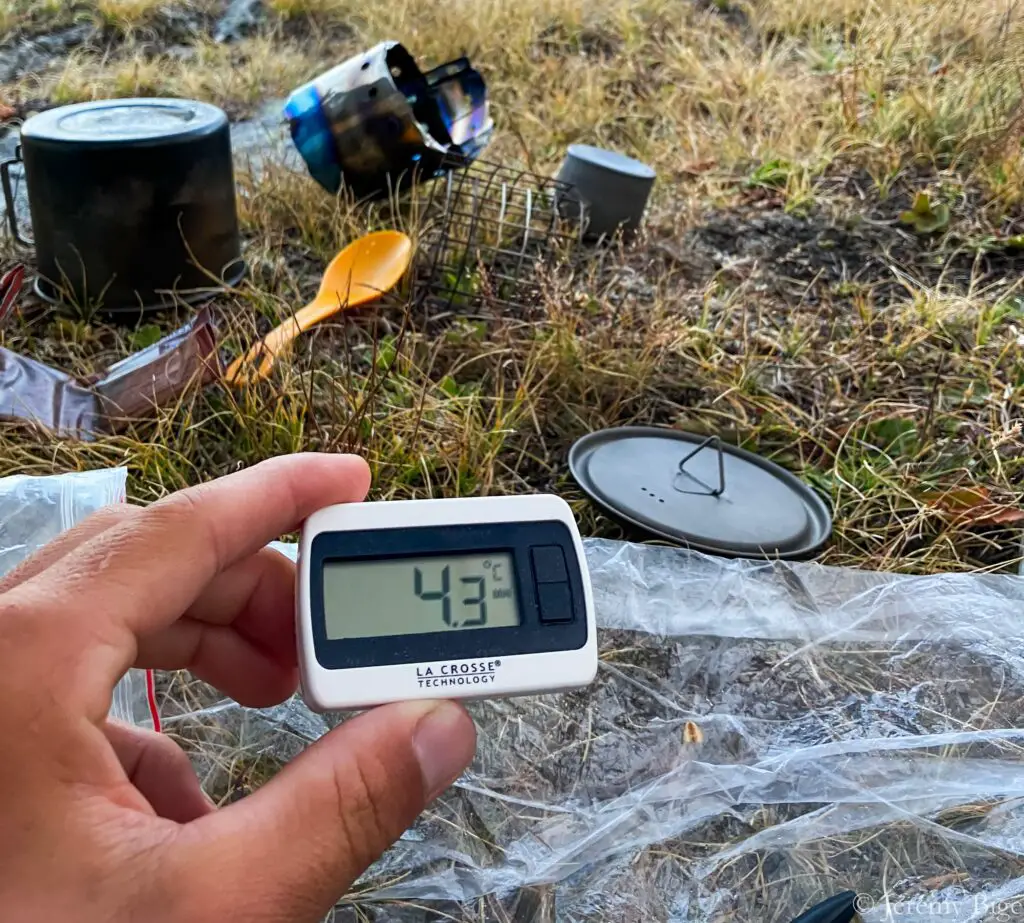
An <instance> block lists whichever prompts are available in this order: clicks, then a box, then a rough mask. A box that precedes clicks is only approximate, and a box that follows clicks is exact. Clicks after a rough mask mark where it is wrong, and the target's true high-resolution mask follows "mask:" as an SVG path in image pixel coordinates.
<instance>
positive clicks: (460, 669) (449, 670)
mask: <svg viewBox="0 0 1024 923" xmlns="http://www.w3.org/2000/svg"><path fill="white" fill-rule="evenodd" d="M499 667H501V661H500V660H466V661H462V662H459V663H432V664H430V666H418V667H417V668H416V682H417V683H418V684H419V686H420V688H421V689H436V688H438V687H444V686H482V685H486V684H487V683H493V682H494V678H495V676H496V675H497V673H498V669H499Z"/></svg>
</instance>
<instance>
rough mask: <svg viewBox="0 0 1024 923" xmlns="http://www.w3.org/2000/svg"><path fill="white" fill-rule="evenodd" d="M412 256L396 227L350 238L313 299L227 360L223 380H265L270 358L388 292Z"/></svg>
mask: <svg viewBox="0 0 1024 923" xmlns="http://www.w3.org/2000/svg"><path fill="white" fill-rule="evenodd" d="M411 259H412V241H411V240H410V239H409V238H408V237H407V236H406V235H405V234H402V233H401V232H400V231H376V232H374V233H373V234H367V235H366V236H365V237H360V238H358V239H357V240H354V241H352V243H350V244H349V245H348V246H347V247H346V248H345V249H344V250H342V251H341V253H339V254H338V255H337V256H336V257H335V258H334V259H333V260H331V262H330V264H329V265H328V266H327V269H326V270H325V272H324V278H323V281H322V282H321V283H320V291H318V292H317V294H316V298H314V299H313V300H312V301H311V302H310V303H309V304H307V305H306V306H305V307H304V308H300V309H299V310H298V311H296V312H295V314H294V315H293V316H292V317H290V318H289V319H288V320H286V321H285V322H284V323H283V324H280V325H279V326H277V327H275V328H274V329H273V330H271V331H270V333H268V334H267V335H266V336H265V337H264V338H263V339H262V340H260V341H259V342H258V343H256V344H254V345H253V346H252V347H251V348H250V349H249V350H248V352H246V353H245V354H244V355H242V356H239V357H238V358H237V359H236V360H235V361H234V362H232V363H231V365H229V366H228V370H227V371H226V372H225V373H224V380H225V381H226V382H227V383H228V384H231V385H235V386H241V385H246V384H251V383H253V382H256V381H259V380H260V379H263V378H266V377H267V376H268V375H269V374H270V371H271V369H272V368H273V367H274V360H275V359H276V358H277V357H278V356H279V355H281V354H282V353H283V352H284V351H285V350H286V349H287V348H288V346H290V345H291V342H292V340H294V339H295V338H296V337H297V336H298V335H299V334H300V333H303V332H304V331H306V330H308V329H309V328H310V327H312V326H313V325H314V324H319V323H320V322H321V321H324V320H327V318H329V317H331V316H332V315H334V314H337V313H338V311H342V310H344V309H346V308H356V307H359V306H360V305H364V304H366V303H367V302H370V301H373V300H375V299H377V298H379V297H380V296H381V295H383V294H384V293H385V292H388V291H390V290H391V289H393V288H394V287H395V286H396V285H397V284H398V282H399V280H400V279H401V278H402V276H403V275H404V274H405V271H406V269H408V268H409V262H410V260H411ZM257 360H258V361H257Z"/></svg>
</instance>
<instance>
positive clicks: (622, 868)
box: [162, 540, 1024, 923]
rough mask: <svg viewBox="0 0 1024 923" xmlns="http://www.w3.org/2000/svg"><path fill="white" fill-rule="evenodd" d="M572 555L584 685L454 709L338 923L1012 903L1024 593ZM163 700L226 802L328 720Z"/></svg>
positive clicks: (900, 912)
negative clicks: (452, 738)
mask: <svg viewBox="0 0 1024 923" xmlns="http://www.w3.org/2000/svg"><path fill="white" fill-rule="evenodd" d="M277 547H279V549H280V550H282V551H284V552H285V553H288V554H294V549H293V548H292V547H289V546H277ZM586 547H587V556H588V560H589V564H590V568H591V575H592V580H593V584H594V590H595V598H596V603H597V610H598V618H599V623H600V625H601V652H602V653H601V669H600V671H599V674H598V679H597V681H596V682H595V684H594V685H593V687H592V688H590V689H588V690H585V691H581V692H576V693H572V694H565V695H552V696H541V697H535V698H523V699H511V700H503V701H502V700H496V701H484V702H480V703H476V704H474V705H472V706H471V708H472V711H473V712H474V716H475V718H476V721H477V725H478V728H479V749H478V756H477V759H476V761H475V762H474V764H473V766H472V767H471V770H470V771H469V772H467V773H466V774H465V775H464V776H463V778H462V779H460V780H459V782H458V783H457V784H456V785H455V786H454V787H453V788H452V789H451V790H450V791H449V792H448V793H447V794H446V795H444V796H443V797H442V798H441V799H440V800H439V801H438V802H437V803H435V804H434V805H433V806H432V807H431V808H430V809H429V810H428V811H427V812H426V813H425V814H424V815H423V816H422V817H421V818H420V820H419V821H418V822H417V823H416V824H415V826H414V827H413V828H412V829H410V830H409V831H408V832H407V833H406V834H405V835H404V837H403V838H402V839H401V840H400V841H399V842H398V843H397V844H396V845H395V846H394V847H393V848H392V849H391V850H390V851H389V852H388V853H387V854H386V855H385V856H384V857H383V858H382V859H381V860H380V861H379V862H378V863H376V864H375V865H374V866H373V867H372V868H371V869H370V870H369V871H368V872H367V874H366V875H365V876H364V877H363V878H362V880H360V881H359V882H358V883H357V885H356V886H355V888H354V889H353V891H352V893H351V894H349V895H348V896H347V897H346V899H345V901H344V902H343V903H342V904H340V905H339V906H338V908H337V909H336V910H335V912H334V919H335V920H338V921H342V920H344V921H349V920H352V921H356V920H374V921H427V920H455V921H463V920H465V921H469V920H483V919H486V920H516V921H529V923H543V921H554V920H559V921H576V920H580V921H583V920H587V921H590V920H609V921H611V920H615V921H641V920H644V921H647V920H666V921H667V920H671V921H679V923H683V921H701V923H725V921H742V923H746V921H759V923H775V921H782V923H788V921H790V920H792V919H793V918H794V917H796V916H797V915H798V914H800V913H801V912H803V911H804V910H806V909H807V908H808V907H810V906H812V905H814V904H816V903H818V902H819V901H821V900H823V899H824V898H826V897H828V896H830V895H831V894H834V893H836V892H838V891H841V890H844V889H847V888H849V889H852V890H854V891H856V892H858V893H859V894H860V895H861V897H860V898H859V904H860V906H861V908H862V916H863V919H864V920H865V921H866V923H874V921H882V920H900V921H908V920H909V921H925V920H927V921H930V923H934V921H935V920H936V919H941V920H942V921H947V920H949V921H953V920H955V921H968V920H971V921H974V920H977V921H995V920H1009V919H1020V918H1021V917H1022V915H1024V727H1022V721H1021V718H1022V711H1024V698H1022V696H1024V659H1022V657H1024V654H1022V652H1024V643H1022V642H1024V580H1021V579H1020V578H1018V577H1014V576H969V575H948V576H933V577H908V576H893V575H884V574H876V573H869V572H861V571H854V570H846V569H835V568H826V567H822V566H819V565H815V564H780V563H763V562H749V561H726V560H719V559H714V558H709V557H705V556H702V555H699V554H694V553H689V552H686V551H683V550H679V549H671V548H664V547H655V546H640V545H630V544H622V543H616V542H608V541H603V540H589V541H587V542H586ZM162 707H163V710H164V720H165V729H167V730H168V731H170V732H171V733H172V734H174V735H175V736H176V737H177V738H178V739H179V740H181V741H183V742H184V744H185V746H186V747H187V749H188V750H189V751H190V753H191V754H192V757H193V760H194V762H195V765H196V766H197V769H198V770H199V772H200V774H201V777H202V779H203V781H204V784H205V785H206V786H207V788H208V790H209V791H210V792H211V794H213V795H214V796H215V797H218V798H221V799H224V800H230V799H233V798H236V797H239V796H240V795H243V794H244V793H245V792H247V791H249V790H251V789H252V788H254V787H256V786H258V785H259V784H260V783H261V782H262V781H263V780H265V779H266V778H267V777H268V776H269V775H271V774H272V773H273V772H274V771H275V770H276V769H277V768H278V767H279V766H280V765H282V764H283V763H284V762H286V761H287V760H288V759H289V758H291V757H292V756H294V755H295V754H297V753H298V752H300V751H301V750H302V748H303V747H305V746H306V745H307V744H308V743H309V742H310V741H312V740H314V739H316V738H317V737H319V736H320V735H322V734H323V733H325V732H326V731H327V730H328V728H329V727H330V726H333V725H334V724H336V723H338V722H340V720H342V716H337V717H335V716H331V717H330V718H329V719H327V720H325V719H324V718H322V717H319V716H316V715H314V714H312V713H310V712H309V711H308V710H307V709H306V708H305V707H304V706H303V705H302V704H301V702H299V701H298V700H296V699H293V700H291V701H290V702H288V703H286V704H285V705H283V706H281V707H278V708H275V709H267V710H248V709H242V708H239V707H237V706H235V705H233V704H231V703H230V702H226V701H223V700H221V699H220V698H219V697H218V696H217V695H216V693H214V692H213V691H212V690H210V689H209V688H208V687H204V686H202V684H198V683H196V682H194V681H191V680H190V679H189V678H188V677H186V676H179V675H175V676H174V677H172V678H169V679H168V682H167V684H166V685H165V696H164V698H163V703H162Z"/></svg>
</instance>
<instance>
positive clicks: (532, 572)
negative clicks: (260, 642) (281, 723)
mask: <svg viewBox="0 0 1024 923" xmlns="http://www.w3.org/2000/svg"><path fill="white" fill-rule="evenodd" d="M296 611H297V626H296V628H297V636H298V647H299V669H300V672H301V677H302V696H303V698H304V699H305V701H306V703H307V704H308V705H309V707H310V708H312V709H314V710H315V711H320V712H324V711H341V710H348V709H362V708H369V707H372V706H375V705H381V704H384V703H386V702H395V701H405V700H409V699H421V698H422V699H425V698H430V699H441V698H457V699H469V698H491V697H499V696H513V695H529V694H537V693H545V692H554V691H562V690H568V689H575V688H579V687H581V686H585V685H587V684H588V683H589V682H591V680H593V678H594V675H595V673H596V672H597V637H596V631H595V625H594V604H593V597H592V594H591V588H590V576H589V574H588V572H587V564H586V558H585V556H584V551H583V543H582V542H581V541H580V535H579V530H578V529H577V527H576V521H575V519H574V518H573V515H572V511H571V510H570V509H569V506H568V504H566V503H565V501H564V500H561V499H560V498H558V497H555V496H551V495H546V494H544V495H532V496H512V497H481V498H465V499H450V500H399V501H391V502H376V503H374V502H366V503H345V504H339V505H337V506H330V507H326V508H325V509H322V510H319V511H318V512H316V513H314V514H313V515H312V516H310V517H309V519H307V520H306V522H305V525H304V526H303V529H302V538H301V541H300V542H299V559H298V588H297V606H296Z"/></svg>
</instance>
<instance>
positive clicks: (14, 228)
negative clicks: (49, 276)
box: [0, 144, 33, 247]
mask: <svg viewBox="0 0 1024 923" xmlns="http://www.w3.org/2000/svg"><path fill="white" fill-rule="evenodd" d="M16 163H21V145H20V144H19V145H18V147H17V148H16V149H15V152H14V157H13V158H12V159H11V160H5V161H4V162H3V163H0V185H2V186H3V190H4V204H5V205H6V207H7V224H8V226H9V227H10V229H11V235H12V236H13V237H14V239H15V240H16V241H17V242H18V243H19V244H21V245H22V246H23V247H31V246H32V245H33V242H32V241H31V240H28V239H27V238H24V237H22V236H21V231H20V229H19V228H18V215H17V213H16V212H15V210H14V193H13V191H12V190H11V166H12V165H13V164H16Z"/></svg>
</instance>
